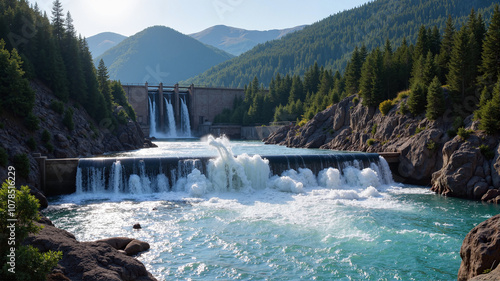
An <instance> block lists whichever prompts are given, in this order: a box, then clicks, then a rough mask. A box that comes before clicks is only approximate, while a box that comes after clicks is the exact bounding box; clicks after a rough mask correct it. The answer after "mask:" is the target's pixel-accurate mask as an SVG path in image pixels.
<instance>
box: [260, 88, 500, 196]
mask: <svg viewBox="0 0 500 281" xmlns="http://www.w3.org/2000/svg"><path fill="white" fill-rule="evenodd" d="M405 101H406V98H403V100H402V101H401V102H399V103H398V104H397V105H395V106H394V107H393V108H392V109H391V110H390V111H389V112H388V113H387V114H386V115H383V114H382V113H381V112H380V111H379V110H378V109H376V108H373V107H372V108H370V107H366V106H363V105H362V104H361V102H359V100H358V98H357V96H355V95H354V96H351V97H348V98H346V99H344V100H342V101H341V102H339V103H338V104H335V105H333V106H331V107H329V108H327V109H326V110H324V111H322V112H320V113H318V114H317V115H316V116H314V118H312V119H311V120H310V121H309V122H307V123H306V124H305V125H304V126H302V127H299V126H288V127H283V128H281V129H280V130H278V131H276V132H275V133H273V134H271V135H270V136H269V137H268V138H266V139H264V142H265V143H267V144H280V145H286V146H289V147H304V148H323V149H332V150H343V151H365V152H399V153H400V157H399V166H398V168H397V171H396V173H395V175H396V176H397V177H398V178H401V180H402V181H403V182H404V183H410V184H417V185H423V186H429V187H432V190H433V191H435V192H437V193H439V194H442V195H446V196H451V197H460V198H468V199H476V200H480V199H483V200H484V201H488V202H496V203H498V202H500V145H499V138H498V136H488V135H486V134H484V133H482V132H481V131H478V130H477V127H478V124H477V122H474V121H473V116H472V115H471V116H468V117H467V118H466V119H465V120H464V121H463V127H464V128H465V130H471V131H470V132H469V133H468V134H469V136H467V137H466V138H465V139H463V138H462V137H461V136H459V135H457V136H453V137H451V136H450V131H451V130H452V129H453V126H454V122H456V121H454V120H453V119H452V118H446V117H440V118H439V119H437V120H436V121H430V120H428V119H426V118H425V116H424V115H420V116H412V115H411V114H410V113H402V112H404V109H402V106H403V104H405ZM472 131H474V132H472ZM485 154H486V155H485Z"/></svg>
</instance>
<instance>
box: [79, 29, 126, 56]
mask: <svg viewBox="0 0 500 281" xmlns="http://www.w3.org/2000/svg"><path fill="white" fill-rule="evenodd" d="M125 38H127V36H123V35H121V34H118V33H113V32H102V33H99V34H96V35H94V36H90V37H89V38H87V44H88V45H89V50H90V52H91V53H92V56H93V57H94V58H96V57H98V56H100V55H102V54H103V53H104V52H106V51H107V50H109V49H111V48H113V47H114V46H116V45H118V44H119V43H120V42H122V41H123V40H125Z"/></svg>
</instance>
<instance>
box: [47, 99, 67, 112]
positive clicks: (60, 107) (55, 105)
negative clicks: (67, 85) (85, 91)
mask: <svg viewBox="0 0 500 281" xmlns="http://www.w3.org/2000/svg"><path fill="white" fill-rule="evenodd" d="M50 108H51V109H52V110H54V111H55V112H57V113H59V114H63V113H64V103H63V102H62V101H58V100H53V101H51V102H50Z"/></svg>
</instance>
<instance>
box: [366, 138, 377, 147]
mask: <svg viewBox="0 0 500 281" xmlns="http://www.w3.org/2000/svg"><path fill="white" fill-rule="evenodd" d="M375 142H377V140H376V139H368V140H367V141H366V144H367V145H369V146H372V145H374V144H375Z"/></svg>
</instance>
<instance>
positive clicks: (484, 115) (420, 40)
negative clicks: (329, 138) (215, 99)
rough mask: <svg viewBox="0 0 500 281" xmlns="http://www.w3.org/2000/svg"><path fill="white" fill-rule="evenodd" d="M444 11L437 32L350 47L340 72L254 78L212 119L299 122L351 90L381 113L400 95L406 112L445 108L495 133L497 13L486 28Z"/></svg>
mask: <svg viewBox="0 0 500 281" xmlns="http://www.w3.org/2000/svg"><path fill="white" fill-rule="evenodd" d="M456 26H457V23H456V19H453V18H452V17H451V16H449V17H448V18H447V20H446V25H445V27H444V29H443V30H442V32H441V31H440V30H439V28H438V27H437V26H433V27H432V28H431V27H426V26H421V27H420V29H419V31H418V37H417V40H416V43H415V44H414V45H413V44H409V43H408V41H407V40H406V38H403V41H402V44H401V45H400V46H399V47H397V48H393V47H392V45H391V43H390V41H389V40H386V42H385V44H384V45H383V46H379V47H375V48H374V49H373V50H372V51H370V52H368V51H367V47H366V46H365V45H362V46H361V47H355V49H354V51H353V53H352V55H351V58H350V60H349V61H348V63H347V66H346V68H345V71H344V73H343V74H341V73H340V72H339V71H335V72H333V71H332V70H331V69H327V68H325V67H319V66H318V63H314V65H312V66H311V67H309V68H308V70H307V71H306V72H305V74H304V76H303V77H301V76H299V75H294V76H290V75H288V74H287V75H282V74H277V75H276V76H275V77H273V78H272V79H271V82H270V84H269V90H264V86H263V85H262V84H259V81H258V79H257V77H255V78H254V79H253V81H252V83H251V84H249V85H246V86H245V98H244V99H243V100H236V101H235V104H234V108H233V110H226V111H224V112H223V113H222V114H221V115H219V116H218V117H217V118H216V122H221V123H238V124H244V125H247V124H264V123H267V122H270V121H301V122H302V123H304V122H306V121H307V120H309V119H311V118H312V117H313V116H314V115H315V114H316V113H318V112H319V111H321V110H323V109H325V108H327V107H328V106H330V105H332V104H335V103H337V102H339V101H340V100H341V99H343V98H345V97H348V96H351V95H354V94H358V95H359V97H360V98H361V102H362V103H363V105H365V106H373V107H379V108H380V109H381V111H382V113H383V114H384V113H386V112H387V111H388V110H390V109H391V108H392V106H393V105H395V103H396V102H399V101H400V100H401V94H399V98H398V93H402V94H403V95H407V96H408V98H407V99H405V102H404V104H403V105H402V107H403V108H405V109H406V110H407V111H409V112H410V113H412V114H414V115H419V114H424V113H425V114H426V117H427V118H428V119H430V120H435V119H437V118H439V117H440V116H443V114H444V113H445V110H446V109H447V107H446V106H445V105H446V104H450V105H452V107H451V108H450V109H451V110H450V113H451V114H452V115H453V116H455V117H460V118H464V117H465V116H467V115H469V114H471V113H474V114H475V117H476V118H477V119H480V120H481V128H482V129H484V130H486V131H487V132H488V133H495V132H497V131H498V130H499V128H500V123H499V120H500V81H499V76H500V65H499V64H498V61H500V12H499V6H498V5H496V6H495V8H494V12H493V16H492V17H491V22H490V24H489V26H488V27H486V24H485V22H484V20H483V16H482V14H481V13H477V12H476V11H475V10H474V9H472V10H471V12H470V14H469V16H468V18H467V20H465V22H463V23H461V25H460V28H457V27H456Z"/></svg>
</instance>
